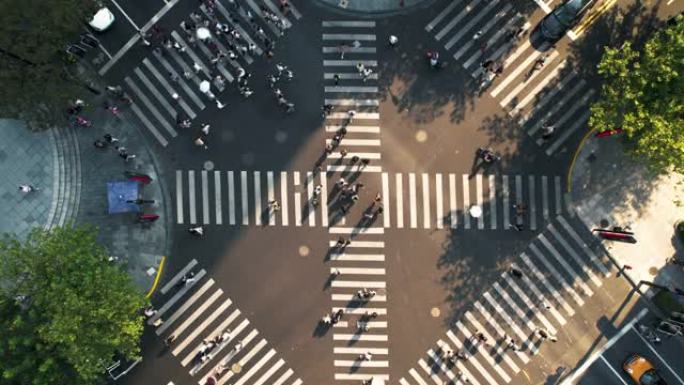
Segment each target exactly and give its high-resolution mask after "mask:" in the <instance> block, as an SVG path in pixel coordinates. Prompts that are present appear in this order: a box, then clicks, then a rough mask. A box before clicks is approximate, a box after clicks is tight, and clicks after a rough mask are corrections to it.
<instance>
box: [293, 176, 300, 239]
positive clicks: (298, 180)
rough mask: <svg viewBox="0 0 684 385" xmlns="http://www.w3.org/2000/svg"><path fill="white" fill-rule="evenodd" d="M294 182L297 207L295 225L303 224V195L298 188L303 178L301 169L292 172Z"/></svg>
mask: <svg viewBox="0 0 684 385" xmlns="http://www.w3.org/2000/svg"><path fill="white" fill-rule="evenodd" d="M292 177H293V178H294V179H293V183H294V188H293V189H294V190H295V193H294V206H295V207H294V209H295V212H294V214H295V226H301V225H302V195H301V193H300V192H299V191H296V190H297V187H299V185H300V183H301V178H300V176H299V171H295V172H294V173H293V174H292Z"/></svg>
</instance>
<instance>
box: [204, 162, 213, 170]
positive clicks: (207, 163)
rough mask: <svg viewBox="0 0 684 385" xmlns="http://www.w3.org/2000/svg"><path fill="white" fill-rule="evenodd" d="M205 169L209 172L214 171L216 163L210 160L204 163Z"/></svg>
mask: <svg viewBox="0 0 684 385" xmlns="http://www.w3.org/2000/svg"><path fill="white" fill-rule="evenodd" d="M204 169H205V170H207V171H211V170H213V169H214V162H212V161H210V160H208V161H206V162H204Z"/></svg>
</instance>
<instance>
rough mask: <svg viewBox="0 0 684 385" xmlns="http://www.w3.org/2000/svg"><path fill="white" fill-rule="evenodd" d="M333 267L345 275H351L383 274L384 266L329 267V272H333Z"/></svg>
mask: <svg viewBox="0 0 684 385" xmlns="http://www.w3.org/2000/svg"><path fill="white" fill-rule="evenodd" d="M335 269H337V270H339V271H340V273H342V274H344V275H345V276H346V275H348V274H353V275H385V269H384V268H370V267H337V268H335V267H331V268H330V273H333V272H334V271H335Z"/></svg>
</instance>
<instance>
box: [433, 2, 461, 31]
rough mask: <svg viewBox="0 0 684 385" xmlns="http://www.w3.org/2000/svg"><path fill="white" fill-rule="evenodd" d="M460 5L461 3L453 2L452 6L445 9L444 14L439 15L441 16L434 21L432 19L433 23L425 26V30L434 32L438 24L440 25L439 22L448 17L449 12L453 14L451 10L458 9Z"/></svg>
mask: <svg viewBox="0 0 684 385" xmlns="http://www.w3.org/2000/svg"><path fill="white" fill-rule="evenodd" d="M459 3H460V1H452V2H451V4H449V6H447V7H446V8H444V9H443V10H442V12H440V13H439V15H437V16H436V17H435V18H434V19H432V21H430V22H429V23H428V25H426V26H425V30H426V31H427V32H430V31H432V30H433V29H434V28H435V26H436V25H437V24H439V22H440V21H442V20H443V19H444V18H445V17H446V15H448V14H449V12H451V10H453V9H454V8H456V6H457V5H458V4H459Z"/></svg>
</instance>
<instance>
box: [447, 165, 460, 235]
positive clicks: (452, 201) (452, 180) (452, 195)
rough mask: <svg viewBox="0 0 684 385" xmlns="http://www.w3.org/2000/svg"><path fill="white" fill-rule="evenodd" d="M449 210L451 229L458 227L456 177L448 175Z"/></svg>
mask: <svg viewBox="0 0 684 385" xmlns="http://www.w3.org/2000/svg"><path fill="white" fill-rule="evenodd" d="M449 208H450V209H451V228H452V229H455V228H456V227H457V226H458V218H457V215H458V212H457V210H458V206H456V175H454V174H449Z"/></svg>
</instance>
